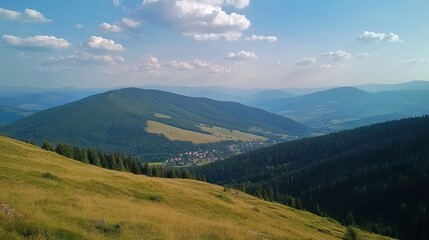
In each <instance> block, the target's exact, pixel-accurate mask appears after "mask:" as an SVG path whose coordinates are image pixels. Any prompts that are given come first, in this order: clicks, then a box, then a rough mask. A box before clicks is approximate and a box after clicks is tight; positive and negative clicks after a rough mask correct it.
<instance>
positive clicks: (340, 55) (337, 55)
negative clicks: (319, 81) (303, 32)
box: [322, 50, 353, 61]
mask: <svg viewBox="0 0 429 240" xmlns="http://www.w3.org/2000/svg"><path fill="white" fill-rule="evenodd" d="M322 56H325V57H329V58H330V59H331V60H333V61H344V60H349V59H351V58H352V57H353V56H352V55H351V54H350V53H348V52H346V51H343V50H337V51H334V52H327V53H324V54H322Z"/></svg>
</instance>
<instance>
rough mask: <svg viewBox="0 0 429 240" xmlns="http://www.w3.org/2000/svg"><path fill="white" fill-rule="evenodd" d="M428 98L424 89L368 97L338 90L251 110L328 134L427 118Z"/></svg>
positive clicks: (428, 92) (268, 103) (359, 92)
mask: <svg viewBox="0 0 429 240" xmlns="http://www.w3.org/2000/svg"><path fill="white" fill-rule="evenodd" d="M427 96H429V90H424V89H423V90H398V91H384V92H377V93H370V92H366V91H363V90H360V89H358V88H354V87H341V88H334V89H329V90H325V91H320V92H316V93H312V94H308V95H302V96H298V97H292V98H282V99H275V100H269V101H265V102H259V103H256V104H254V106H255V107H259V108H261V109H264V110H267V111H270V112H273V113H277V114H280V115H282V116H287V117H289V118H291V119H293V120H295V121H298V122H300V123H302V124H304V125H307V126H309V127H313V128H318V129H320V130H321V131H325V132H329V131H333V130H341V129H350V128H354V127H359V126H364V125H369V124H373V123H377V122H382V121H387V120H394V119H400V118H404V117H412V116H421V115H424V114H428V113H429V98H428V97H427Z"/></svg>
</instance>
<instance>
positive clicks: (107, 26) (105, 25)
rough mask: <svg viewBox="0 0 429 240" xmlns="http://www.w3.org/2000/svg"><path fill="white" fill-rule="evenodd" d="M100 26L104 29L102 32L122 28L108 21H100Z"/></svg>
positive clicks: (118, 30) (112, 31)
mask: <svg viewBox="0 0 429 240" xmlns="http://www.w3.org/2000/svg"><path fill="white" fill-rule="evenodd" d="M100 28H101V29H102V30H103V31H104V32H111V33H114V32H121V31H122V29H121V27H119V26H118V25H116V24H108V23H102V24H100Z"/></svg>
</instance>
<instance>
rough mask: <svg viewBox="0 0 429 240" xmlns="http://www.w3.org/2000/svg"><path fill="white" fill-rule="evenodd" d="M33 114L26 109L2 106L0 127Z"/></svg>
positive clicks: (0, 108) (0, 107)
mask: <svg viewBox="0 0 429 240" xmlns="http://www.w3.org/2000/svg"><path fill="white" fill-rule="evenodd" d="M31 114H32V112H29V111H26V110H24V109H19V108H15V107H9V106H3V105H0V126H1V125H4V124H7V123H10V122H14V121H16V120H18V119H21V118H24V117H25V116H28V115H31Z"/></svg>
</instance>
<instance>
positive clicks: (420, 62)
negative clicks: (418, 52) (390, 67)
mask: <svg viewBox="0 0 429 240" xmlns="http://www.w3.org/2000/svg"><path fill="white" fill-rule="evenodd" d="M425 64H429V58H413V59H408V60H405V61H404V65H406V66H418V65H425Z"/></svg>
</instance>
